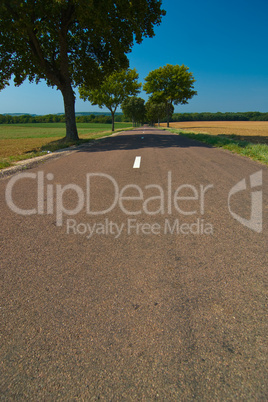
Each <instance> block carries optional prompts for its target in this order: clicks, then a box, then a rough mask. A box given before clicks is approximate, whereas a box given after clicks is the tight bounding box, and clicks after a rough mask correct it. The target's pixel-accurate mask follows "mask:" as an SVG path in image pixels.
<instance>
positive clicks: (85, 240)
mask: <svg viewBox="0 0 268 402" xmlns="http://www.w3.org/2000/svg"><path fill="white" fill-rule="evenodd" d="M267 183H268V169H267V167H266V166H264V165H261V164H259V163H257V162H253V161H251V160H249V159H246V158H243V157H241V156H237V155H233V154H231V153H229V152H227V151H223V150H220V149H214V148H211V147H209V146H206V145H205V144H201V143H197V142H194V141H192V140H189V139H187V138H184V137H180V136H177V135H173V134H171V133H168V132H164V131H160V130H157V129H151V128H143V127H142V128H139V129H135V130H133V131H127V132H122V133H120V134H119V135H117V136H115V137H110V138H106V139H103V140H100V141H98V142H96V143H95V144H94V145H93V146H91V147H84V148H82V149H81V150H80V151H77V152H74V153H72V154H69V155H67V156H63V157H60V158H58V159H54V160H51V161H47V162H45V163H42V164H40V165H39V166H38V167H35V168H33V169H30V170H27V171H25V172H22V173H20V174H19V175H15V176H12V177H7V178H4V179H2V180H1V181H0V207H1V208H0V216H1V229H0V231H1V232H0V233H1V237H0V242H1V243H0V247H1V270H0V275H1V279H0V288H1V292H0V298H1V299H0V316H1V320H0V326H1V343H0V345H1V346H0V370H1V376H0V393H1V398H2V400H27V401H29V400H36V401H37V400H46V401H49V400H51V401H52V400H91V401H94V400H103V401H151V400H168V401H173V400H174V401H178V400H181V401H186V400H187V401H188V400H195V399H196V400H202V401H203V400H204V401H212V400H222V401H233V400H254V401H255V400H267V398H268V390H267V339H266V334H267V327H266V323H267V321H266V318H267V316H266V312H267V310H266V304H265V303H266V299H265V297H266V296H267V291H266V289H267V287H266V286H265V285H266V284H267V266H268V258H267V250H268V247H267V230H268V227H267V212H268V210H267V205H268V203H267V201H268V191H267Z"/></svg>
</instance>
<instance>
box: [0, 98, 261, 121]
mask: <svg viewBox="0 0 268 402" xmlns="http://www.w3.org/2000/svg"><path fill="white" fill-rule="evenodd" d="M133 99H137V100H140V102H141V101H142V99H141V98H135V97H133V98H129V101H133ZM143 102H144V101H143ZM126 106H127V104H126V102H125V103H124V104H123V111H124V112H125V114H116V115H115V121H116V122H126V121H135V123H136V122H140V123H142V122H146V123H157V122H158V120H159V121H161V122H166V121H167V120H166V116H165V108H164V106H163V107H162V105H161V104H159V105H158V109H159V110H154V109H153V108H152V106H154V107H155V105H154V104H152V105H151V102H149V101H148V102H147V103H146V104H145V107H146V113H145V111H144V112H142V111H140V110H137V113H138V114H139V115H141V114H142V117H133V112H130V111H128V109H127V107H126ZM161 107H162V109H164V110H160V109H161ZM160 112H161V113H162V112H163V113H162V114H161V113H160ZM131 113H132V114H131ZM163 116H165V117H163ZM170 121H173V122H178V121H268V113H261V112H241V113H231V112H229V113H221V112H217V113H208V112H204V113H173V115H172V117H170ZM76 122H77V123H101V124H112V117H111V116H110V115H105V114H96V115H95V114H93V113H92V114H89V115H86V114H81V115H78V116H76ZM25 123H65V115H64V114H48V115H44V116H36V115H35V116H33V115H30V114H23V115H18V116H13V115H7V114H5V115H3V114H0V124H25Z"/></svg>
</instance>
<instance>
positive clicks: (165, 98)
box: [143, 64, 197, 127]
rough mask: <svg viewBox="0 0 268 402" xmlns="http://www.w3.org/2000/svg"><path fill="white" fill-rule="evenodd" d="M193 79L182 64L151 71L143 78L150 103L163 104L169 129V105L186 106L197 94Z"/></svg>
mask: <svg viewBox="0 0 268 402" xmlns="http://www.w3.org/2000/svg"><path fill="white" fill-rule="evenodd" d="M194 82H195V79H194V77H193V74H192V73H191V72H189V68H188V67H186V66H185V65H184V64H183V65H181V66H179V65H171V64H167V65H166V66H164V67H160V68H157V69H156V70H153V71H151V72H150V73H149V74H148V76H147V77H146V78H145V84H144V86H143V89H144V91H146V93H148V94H152V95H151V97H150V98H151V99H152V101H154V102H156V103H161V102H164V103H165V105H166V115H167V126H168V127H169V114H170V109H171V105H173V104H174V105H178V104H182V105H184V104H186V103H188V100H189V99H191V98H192V97H193V96H194V95H196V94H197V92H196V91H194V89H193V88H194Z"/></svg>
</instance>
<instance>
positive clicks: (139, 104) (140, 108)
mask: <svg viewBox="0 0 268 402" xmlns="http://www.w3.org/2000/svg"><path fill="white" fill-rule="evenodd" d="M144 103H145V101H144V99H142V98H138V97H137V96H131V97H129V98H126V99H125V100H124V102H123V103H122V105H121V109H122V111H123V113H124V115H125V116H126V117H127V118H129V119H131V120H132V124H133V126H134V125H136V124H137V123H142V122H143V120H144V119H145V105H144Z"/></svg>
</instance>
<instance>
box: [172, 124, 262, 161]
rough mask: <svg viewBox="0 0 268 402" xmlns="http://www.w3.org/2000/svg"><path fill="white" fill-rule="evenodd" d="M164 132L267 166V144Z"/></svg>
mask: <svg viewBox="0 0 268 402" xmlns="http://www.w3.org/2000/svg"><path fill="white" fill-rule="evenodd" d="M165 130H168V131H170V132H172V133H175V134H179V135H184V136H185V137H188V138H191V139H193V140H197V141H200V142H203V143H205V144H208V145H211V146H213V147H217V148H224V149H228V150H229V151H231V152H234V153H236V154H240V155H243V156H247V157H249V158H251V159H253V160H256V161H258V162H261V163H264V164H265V165H268V145H267V144H253V143H252V142H249V141H242V140H239V139H237V136H233V138H230V137H229V138H226V137H225V136H221V135H210V134H195V133H189V132H185V131H183V130H176V129H166V128H165Z"/></svg>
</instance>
